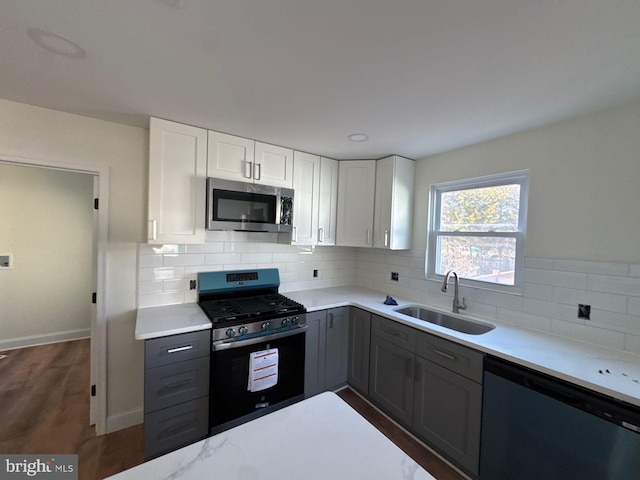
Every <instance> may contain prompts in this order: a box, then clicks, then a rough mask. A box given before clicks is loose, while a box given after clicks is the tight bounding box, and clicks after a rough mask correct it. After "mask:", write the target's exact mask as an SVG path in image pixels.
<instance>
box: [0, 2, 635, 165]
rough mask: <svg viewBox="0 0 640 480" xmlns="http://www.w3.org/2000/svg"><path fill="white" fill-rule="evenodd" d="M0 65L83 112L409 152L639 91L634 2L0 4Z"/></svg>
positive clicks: (9, 82) (21, 90)
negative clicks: (72, 52) (52, 42)
mask: <svg viewBox="0 0 640 480" xmlns="http://www.w3.org/2000/svg"><path fill="white" fill-rule="evenodd" d="M30 27H32V28H33V27H35V28H40V29H44V30H47V31H50V32H52V33H55V34H57V35H61V36H63V37H65V38H67V39H69V40H72V41H73V42H75V43H77V44H78V45H79V46H81V47H82V48H83V49H84V50H86V52H87V55H86V57H85V58H83V59H71V58H67V57H65V56H62V55H58V54H54V53H51V52H49V51H46V50H44V49H42V48H41V47H39V46H38V45H36V44H35V43H34V42H33V41H32V40H31V39H30V38H29V36H28V35H27V33H26V32H27V28H30ZM0 72H1V73H0V98H5V99H8V100H13V101H17V102H23V103H28V104H32V105H38V106H42V107H47V108H52V109H56V110H63V111H67V112H72V113H77V114H80V115H86V116H90V117H96V118H102V119H105V120H111V121H115V122H120V123H125V124H131V125H139V126H147V125H148V117H149V116H158V117H162V118H167V119H170V120H175V121H179V122H183V123H188V124H192V125H197V126H201V127H206V128H210V129H213V130H219V131H223V132H227V133H232V134H236V135H241V136H245V137H249V138H255V139H258V140H262V141H265V142H269V143H274V144H277V145H284V146H288V147H293V148H296V149H299V150H304V151H308V152H313V153H317V154H322V155H325V156H329V157H334V158H339V159H342V158H375V157H380V156H383V155H386V154H389V153H397V154H401V155H405V156H408V157H412V158H420V157H423V156H425V155H428V154H432V153H436V152H440V151H444V150H449V149H452V148H456V147H459V146H463V145H468V144H472V143H476V142H479V141H483V140H487V139H490V138H495V137H498V136H502V135H505V134H508V133H512V132H516V131H521V130H524V129H527V128H530V127H534V126H538V125H542V124H545V123H549V122H553V121H556V120H560V119H564V118H569V117H572V116H575V115H578V114H581V113H586V112H589V111H592V110H596V109H601V108H604V107H608V106H612V105H617V104H621V103H624V102H627V101H631V100H636V99H640V1H638V0H386V1H382V0H2V1H1V2H0ZM351 133H366V134H367V135H368V136H369V140H368V141H367V142H363V143H353V142H349V141H348V140H347V136H348V135H349V134H351Z"/></svg>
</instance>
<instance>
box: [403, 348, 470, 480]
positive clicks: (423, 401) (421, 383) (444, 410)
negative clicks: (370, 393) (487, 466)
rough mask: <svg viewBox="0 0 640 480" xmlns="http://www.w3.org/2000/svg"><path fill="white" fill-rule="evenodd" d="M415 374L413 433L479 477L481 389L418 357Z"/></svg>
mask: <svg viewBox="0 0 640 480" xmlns="http://www.w3.org/2000/svg"><path fill="white" fill-rule="evenodd" d="M416 371H417V372H416V373H417V375H416V384H415V385H416V387H415V388H416V391H415V404H414V409H413V410H414V420H413V428H412V431H413V433H415V434H416V435H417V436H418V437H420V438H422V439H423V440H424V441H425V442H426V443H427V444H428V445H430V446H432V447H434V448H435V449H436V450H438V451H439V452H440V453H442V454H443V455H444V456H446V457H448V458H449V459H450V460H452V461H453V462H454V463H455V464H456V465H457V466H458V467H460V468H462V469H463V470H466V471H467V472H468V473H471V474H472V475H474V476H476V475H477V474H478V461H479V453H480V423H481V413H482V385H480V384H478V383H476V382H474V381H472V380H469V379H468V378H465V377H463V376H461V375H458V374H457V373H454V372H452V371H450V370H447V369H446V368H443V367H441V366H439V365H436V364H435V363H432V362H429V361H426V360H424V359H422V358H421V357H417V356H416Z"/></svg>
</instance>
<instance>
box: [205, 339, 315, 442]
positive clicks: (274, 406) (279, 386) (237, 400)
mask: <svg viewBox="0 0 640 480" xmlns="http://www.w3.org/2000/svg"><path fill="white" fill-rule="evenodd" d="M305 330H306V329H305V328H298V329H295V330H289V331H286V332H281V333H276V334H272V335H266V336H262V337H257V338H251V339H248V340H237V341H233V342H229V343H226V344H222V345H217V346H216V345H214V346H213V349H212V350H213V351H212V355H211V386H210V388H211V392H210V409H209V420H210V425H209V426H210V430H211V434H212V435H213V434H215V433H219V432H222V431H224V430H227V429H229V428H232V427H235V426H237V425H240V424H241V423H245V422H247V421H249V420H253V419H254V418H258V417H260V416H262V415H265V414H267V413H270V412H272V411H275V410H278V409H280V408H283V407H286V406H287V405H291V404H292V403H295V402H298V401H300V400H302V399H304V360H305ZM271 349H277V353H278V363H277V372H278V375H277V383H276V384H275V385H273V386H270V387H268V388H265V389H264V390H260V391H253V392H252V391H250V390H249V365H250V357H251V354H252V353H256V352H263V351H267V350H271ZM254 367H255V366H254ZM271 369H272V370H271V371H273V367H271Z"/></svg>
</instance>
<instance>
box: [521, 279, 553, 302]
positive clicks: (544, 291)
mask: <svg viewBox="0 0 640 480" xmlns="http://www.w3.org/2000/svg"><path fill="white" fill-rule="evenodd" d="M522 296H523V297H527V298H534V299H536V300H544V301H547V302H550V301H551V300H552V299H553V287H552V286H551V285H541V284H539V283H525V284H524V287H523V289H522Z"/></svg>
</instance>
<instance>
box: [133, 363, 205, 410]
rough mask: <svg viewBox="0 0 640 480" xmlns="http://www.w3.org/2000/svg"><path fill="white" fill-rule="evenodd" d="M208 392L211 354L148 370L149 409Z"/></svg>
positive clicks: (163, 406)
mask: <svg viewBox="0 0 640 480" xmlns="http://www.w3.org/2000/svg"><path fill="white" fill-rule="evenodd" d="M208 394H209V357H200V358H196V359H194V360H187V361H186V362H179V363H175V364H171V365H163V366H162V367H156V368H150V369H148V370H147V371H146V372H145V381H144V408H145V413H150V412H153V411H156V410H160V409H162V408H166V407H170V406H172V405H177V404H178V403H183V402H186V401H189V400H193V399H195V398H198V397H202V396H205V395H208Z"/></svg>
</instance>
